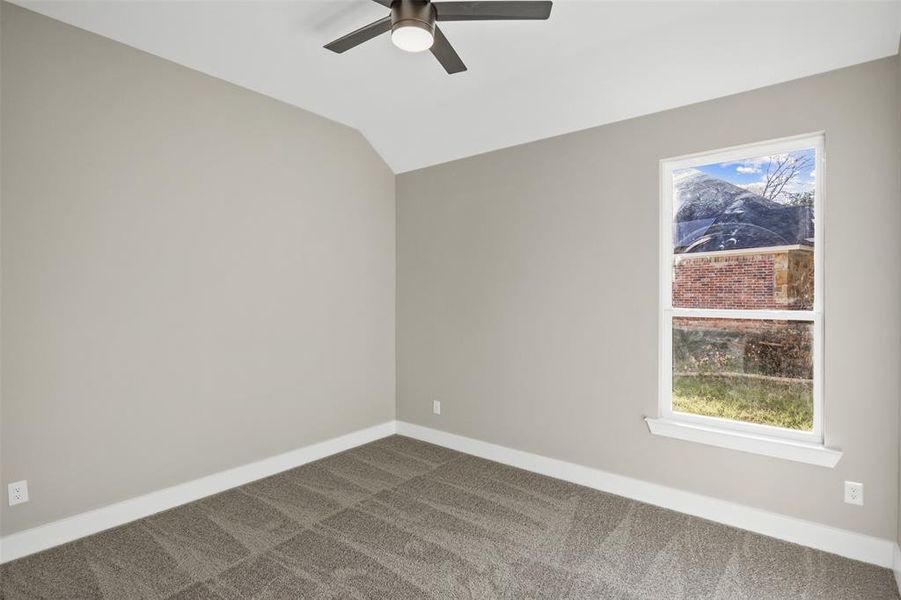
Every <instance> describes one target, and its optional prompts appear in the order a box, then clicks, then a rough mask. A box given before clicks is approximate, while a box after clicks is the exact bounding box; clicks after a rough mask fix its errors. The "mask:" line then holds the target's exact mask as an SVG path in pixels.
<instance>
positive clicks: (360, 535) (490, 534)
mask: <svg viewBox="0 0 901 600" xmlns="http://www.w3.org/2000/svg"><path fill="white" fill-rule="evenodd" d="M0 577H2V581H0V589H2V591H0V598H3V599H4V600H20V599H26V598H27V599H35V598H46V599H57V598H59V599H63V598H65V599H66V600H79V599H95V598H99V599H115V600H131V599H138V598H141V599H144V598H154V599H172V600H236V599H241V600H249V599H254V600H263V599H266V600H276V599H286V600H287V599H305V598H317V599H319V598H322V599H326V598H329V599H333V598H335V599H336V598H354V599H364V598H366V599H368V598H372V599H390V600H406V599H412V598H447V599H451V600H457V599H463V598H468V599H489V598H509V599H514V598H536V599H538V598H547V599H553V600H562V599H595V598H596V599H605V600H606V599H611V600H612V599H616V600H639V599H650V600H658V599H660V600H676V599H686V600H687V599H691V600H695V599H708V598H709V599H712V600H733V599H734V600H738V599H742V600H751V599H760V600H781V599H796V598H801V599H804V600H814V599H822V600H855V599H860V600H881V599H898V598H899V595H898V592H897V590H896V587H895V583H894V579H893V576H892V574H891V572H890V571H889V570H887V569H881V568H878V567H874V566H871V565H868V564H864V563H860V562H855V561H852V560H848V559H844V558H840V557H838V556H835V555H832V554H826V553H824V552H818V551H815V550H811V549H808V548H804V547H801V546H796V545H794V544H788V543H785V542H781V541H778V540H775V539H772V538H767V537H763V536H760V535H756V534H752V533H748V532H745V531H741V530H738V529H734V528H731V527H726V526H723V525H718V524H716V523H712V522H709V521H705V520H703V519H697V518H694V517H689V516H686V515H682V514H679V513H676V512H672V511H669V510H664V509H660V508H656V507H653V506H649V505H647V504H642V503H639V502H634V501H632V500H628V499H626V498H621V497H618V496H612V495H609V494H603V493H600V492H597V491H594V490H590V489H587V488H583V487H580V486H577V485H573V484H570V483H566V482H563V481H559V480H556V479H551V478H548V477H543V476H540V475H536V474H533V473H529V472H526V471H521V470H518V469H514V468H511V467H507V466H503V465H500V464H497V463H493V462H490V461H486V460H482V459H480V458H475V457H473V456H469V455H466V454H461V453H459V452H454V451H452V450H447V449H445V448H440V447H438V446H433V445H430V444H425V443H423V442H419V441H416V440H412V439H410V438H405V437H400V436H392V437H389V438H385V439H383V440H379V441H377V442H373V443H371V444H367V445H365V446H361V447H359V448H355V449H353V450H349V451H347V452H344V453H341V454H337V455H335V456H331V457H329V458H326V459H323V460H320V461H318V462H315V463H311V464H309V465H304V466H302V467H299V468H297V469H293V470H291V471H286V472H284V473H281V474H279V475H275V476H273V477H269V478H267V479H262V480H260V481H256V482H253V483H251V484H248V485H245V486H242V487H239V488H236V489H233V490H229V491H227V492H224V493H222V494H218V495H216V496H211V497H209V498H205V499H203V500H199V501H197V502H193V503H191V504H187V505H185V506H181V507H179V508H175V509H172V510H169V511H166V512H163V513H159V514H156V515H153V516H151V517H148V518H146V519H142V520H140V521H136V522H134V523H130V524H128V525H124V526H122V527H118V528H116V529H111V530H109V531H105V532H103V533H99V534H96V535H93V536H90V537H87V538H84V539H81V540H78V541H76V542H73V543H71V544H67V545H65V546H60V547H58V548H54V549H52V550H48V551H46V552H42V553H40V554H36V555H33V556H29V557H25V558H22V559H20V560H17V561H14V562H11V563H8V564H6V565H3V566H2V568H0Z"/></svg>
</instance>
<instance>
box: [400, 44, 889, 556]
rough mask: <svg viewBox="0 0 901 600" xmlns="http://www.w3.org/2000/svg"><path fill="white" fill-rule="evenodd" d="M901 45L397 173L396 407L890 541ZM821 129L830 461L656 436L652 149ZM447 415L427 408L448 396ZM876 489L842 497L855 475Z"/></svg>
mask: <svg viewBox="0 0 901 600" xmlns="http://www.w3.org/2000/svg"><path fill="white" fill-rule="evenodd" d="M897 63H898V59H897V58H889V59H884V60H880V61H876V62H871V63H868V64H863V65H859V66H856V67H852V68H848V69H844V70H840V71H835V72H831V73H828V74H825V75H822V76H817V77H811V78H808V79H803V80H799V81H794V82H790V83H786V84H782V85H777V86H774V87H769V88H765V89H761V90H758V91H753V92H749V93H744V94H740V95H736V96H732V97H728V98H723V99H719V100H715V101H711V102H705V103H702V104H697V105H693V106H688V107H685V108H680V109H677V110H672V111H667V112H663V113H659V114H654V115H650V116H647V117H642V118H638V119H634V120H629V121H624V122H620V123H615V124H611V125H607V126H603V127H598V128H595V129H590V130H586V131H582V132H578V133H573V134H569V135H565V136H561V137H557V138H552V139H547V140H542V141H538V142H534V143H531V144H526V145H523V146H518V147H514V148H509V149H506V150H501V151H497V152H492V153H489V154H485V155H481V156H476V157H472V158H467V159H463V160H459V161H455V162H451V163H447V164H444V165H439V166H435V167H431V168H427V169H423V170H419V171H415V172H411V173H406V174H404V175H401V176H399V177H398V181H397V202H398V298H397V302H398V306H397V314H398V333H397V346H398V418H400V419H402V420H406V421H411V422H414V423H418V424H422V425H426V426H430V427H435V428H439V429H443V430H446V431H451V432H454V433H458V434H462V435H466V436H470V437H474V438H478V439H481V440H488V441H491V442H495V443H498V444H503V445H506V446H510V447H513V448H518V449H523V450H528V451H531V452H536V453H539V454H543V455H546V456H550V457H555V458H560V459H564V460H568V461H572V462H576V463H580V464H584V465H589V466H592V467H597V468H600V469H605V470H608V471H612V472H616V473H621V474H624V475H627V476H630V477H635V478H639V479H643V480H648V481H653V482H656V483H660V484H664V485H669V486H674V487H676V488H680V489H685V490H690V491H693V492H698V493H701V494H707V495H711V496H715V497H719V498H724V499H728V500H732V501H736V502H740V503H742V504H748V505H752V506H756V507H760V508H763V509H768V510H773V511H777V512H780V513H785V514H788V515H794V516H797V517H800V518H804V519H811V520H814V521H819V522H822V523H827V524H830V525H834V526H838V527H842V528H847V529H851V530H855V531H859V532H863V533H866V534H872V535H876V536H880V537H884V538H894V537H895V535H896V531H897V521H898V398H899V375H898V365H899V364H901V340H899V335H898V332H899V330H901V314H899V304H898V299H899V297H901V272H899V269H898V263H897V261H896V260H895V259H889V258H888V257H898V256H899V255H901V236H899V234H898V231H899V229H898V227H899V222H901V203H899V177H898V169H899V158H901V157H899V154H901V148H899V145H901V140H899V138H901V135H899V133H901V132H899V127H898V125H897V110H898V94H899V92H898V88H897V83H896V78H897V73H896V71H897V69H898V64H897ZM819 130H824V131H825V132H826V161H827V167H826V173H825V190H826V194H825V195H826V198H825V204H826V208H825V222H824V231H825V239H826V242H825V243H826V247H825V260H826V266H825V280H824V281H825V294H826V295H825V311H826V314H825V327H826V334H825V345H826V354H825V361H826V362H825V378H826V380H825V390H826V403H827V414H826V421H825V422H826V440H827V443H828V444H829V445H832V446H837V447H840V448H842V449H843V450H844V451H845V455H844V458H843V459H842V460H841V462H840V463H839V464H838V466H837V467H836V468H835V469H826V468H822V467H815V466H810V465H805V464H800V463H793V462H788V461H783V460H778V459H773V458H766V457H762V456H757V455H753V454H746V453H741V452H735V451H730V450H725V449H719V448H714V447H710V446H702V445H699V444H694V443H690V442H683V441H678V440H673V439H667V438H662V437H654V436H652V435H650V434H649V433H648V430H647V428H646V426H645V423H644V422H643V420H642V418H643V417H644V416H645V415H654V414H656V402H657V310H658V306H657V298H658V270H657V269H658V264H657V256H658V241H657V236H658V202H659V198H658V164H659V160H660V159H662V158H666V157H672V156H678V155H682V154H686V153H691V152H698V151H704V150H712V149H716V148H722V147H727V146H732V145H737V144H745V143H749V142H754V141H759V140H767V139H772V138H778V137H783V136H789V135H795V134H802V133H809V132H815V131H819ZM435 399H439V400H441V401H442V414H441V416H435V415H433V414H432V413H431V405H432V400H435ZM845 479H849V480H853V481H861V482H863V483H864V484H865V486H866V506H865V507H863V508H860V507H855V506H850V505H847V504H844V503H843V501H842V485H843V483H842V482H843V480H845Z"/></svg>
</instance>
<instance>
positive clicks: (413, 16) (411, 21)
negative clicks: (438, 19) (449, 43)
mask: <svg viewBox="0 0 901 600" xmlns="http://www.w3.org/2000/svg"><path fill="white" fill-rule="evenodd" d="M400 27H418V28H420V29H425V30H426V31H428V32H429V33H430V34H432V35H435V7H434V6H432V3H431V2H425V1H422V0H395V1H394V2H393V3H392V4H391V31H392V32H393V31H394V30H395V29H398V28H400Z"/></svg>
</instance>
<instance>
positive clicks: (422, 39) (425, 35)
mask: <svg viewBox="0 0 901 600" xmlns="http://www.w3.org/2000/svg"><path fill="white" fill-rule="evenodd" d="M391 41H392V42H393V43H394V45H395V46H397V47H398V48H400V49H401V50H405V51H407V52H423V51H425V50H428V49H429V48H431V47H432V44H433V43H434V42H435V36H434V35H433V34H432V32H431V31H430V30H429V29H426V28H425V27H422V26H421V25H419V24H418V23H410V24H405V23H398V24H397V26H396V27H394V29H392V30H391Z"/></svg>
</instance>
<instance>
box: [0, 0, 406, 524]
mask: <svg viewBox="0 0 901 600" xmlns="http://www.w3.org/2000/svg"><path fill="white" fill-rule="evenodd" d="M2 15H3V17H2V28H3V29H2V72H3V89H2V129H3V138H2V171H3V180H2V212H3V220H2V290H3V295H2V322H3V328H4V331H3V348H2V398H3V403H2V432H0V433H2V436H0V437H2V456H3V464H2V480H3V483H4V484H6V483H8V482H10V481H15V480H18V479H27V480H28V482H29V487H30V492H31V501H30V502H29V503H28V504H23V505H19V506H15V507H12V508H10V507H8V506H6V502H2V503H0V504H2V514H0V520H2V532H3V533H4V534H8V533H11V532H14V531H18V530H21V529H24V528H27V527H31V526H34V525H38V524H41V523H44V522H47V521H50V520H54V519H58V518H61V517H65V516H67V515H72V514H75V513H79V512H82V511H85V510H88V509H91V508H95V507H98V506H102V505H105V504H108V503H110V502H114V501H117V500H122V499H126V498H129V497H133V496H135V495H139V494H142V493H146V492H149V491H152V490H157V489H160V488H163V487H165V486H168V485H172V484H176V483H181V482H184V481H187V480H190V479H193V478H196V477H199V476H203V475H207V474H209V473H212V472H216V471H219V470H222V469H226V468H229V467H234V466H237V465H241V464H244V463H248V462H251V461H254V460H257V459H261V458H264V457H268V456H272V455H274V454H278V453H280V452H284V451H288V450H291V449H295V448H298V447H301V446H304V445H306V444H310V443H313V442H316V441H320V440H323V439H327V438H330V437H333V436H336V435H340V434H344V433H347V432H350V431H353V430H356V429H359V428H363V427H367V426H370V425H374V424H377V423H381V422H384V421H388V420H391V419H393V418H394V412H395V387H394V374H395V363H394V293H395V277H394V274H395V205H394V176H393V174H392V173H391V172H390V171H389V170H388V168H387V167H386V166H385V165H384V164H383V162H382V161H381V159H380V158H379V157H378V156H377V155H376V154H375V153H374V152H373V150H372V149H371V148H370V147H369V145H368V144H367V143H366V142H365V141H364V140H363V138H362V137H361V136H360V135H359V134H358V133H357V132H355V131H353V130H351V129H348V128H346V127H343V126H340V125H337V124H335V123H333V122H330V121H327V120H325V119H322V118H320V117H317V116H315V115H312V114H310V113H307V112H304V111H302V110H299V109H297V108H294V107H290V106H288V105H285V104H281V103H279V102H277V101H274V100H271V99H268V98H265V97H263V96H260V95H257V94H254V93H251V92H248V91H246V90H243V89H240V88H237V87H235V86H232V85H229V84H227V83H224V82H222V81H219V80H216V79H213V78H211V77H207V76H204V75H201V74H198V73H196V72H194V71H191V70H188V69H185V68H182V67H179V66H176V65H174V64H171V63H168V62H166V61H163V60H160V59H158V58H155V57H152V56H150V55H147V54H143V53H141V52H138V51H136V50H133V49H131V48H128V47H125V46H122V45H120V44H117V43H115V42H113V41H110V40H107V39H104V38H101V37H97V36H94V35H92V34H89V33H86V32H84V31H80V30H78V29H75V28H72V27H69V26H66V25H62V24H60V23H57V22H54V21H51V20H49V19H47V18H45V17H41V16H38V15H36V14H34V13H30V12H28V11H26V10H23V9H21V8H18V7H15V6H12V5H9V4H3V5H2ZM298 76H300V75H298Z"/></svg>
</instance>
